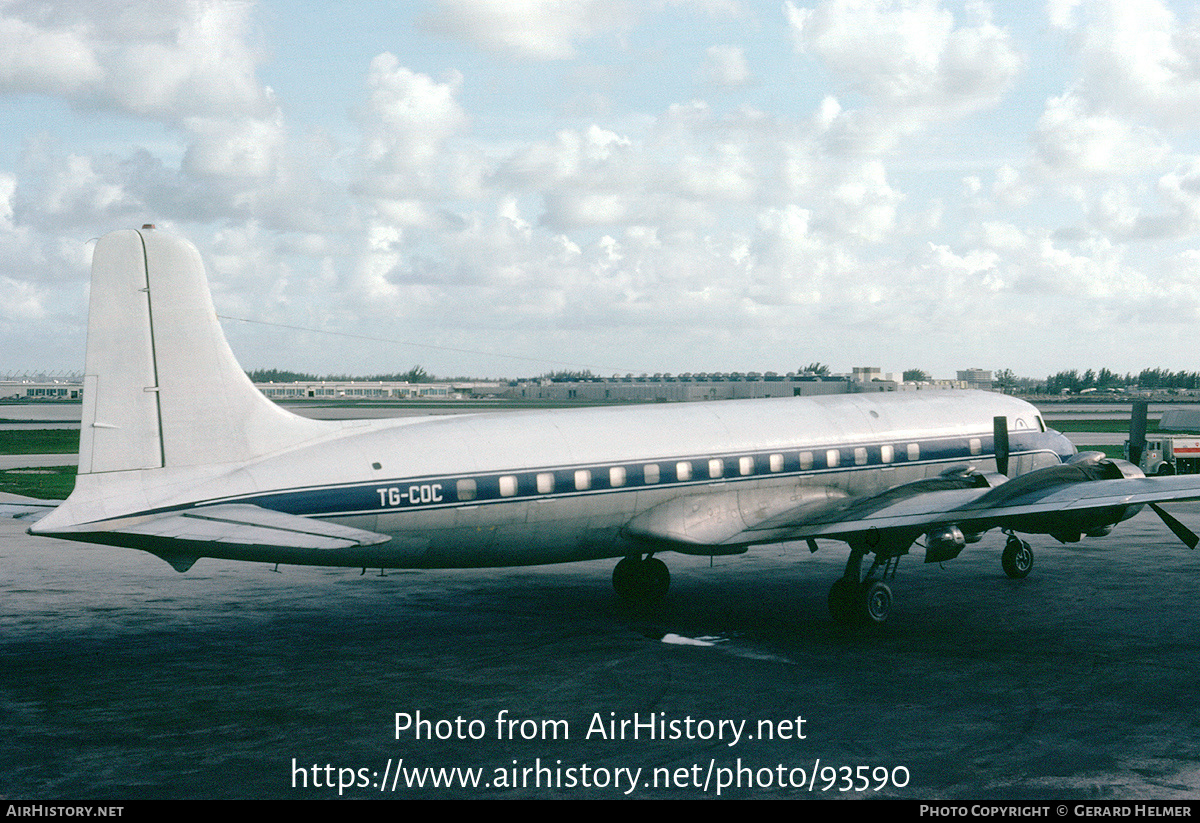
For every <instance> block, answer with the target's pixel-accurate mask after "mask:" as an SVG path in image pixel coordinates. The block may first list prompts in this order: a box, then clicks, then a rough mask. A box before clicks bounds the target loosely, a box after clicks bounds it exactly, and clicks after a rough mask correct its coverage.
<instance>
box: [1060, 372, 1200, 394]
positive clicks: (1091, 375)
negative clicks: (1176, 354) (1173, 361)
mask: <svg viewBox="0 0 1200 823" xmlns="http://www.w3.org/2000/svg"><path fill="white" fill-rule="evenodd" d="M1135 388H1136V389H1148V390H1153V389H1200V372H1194V371H1178V372H1176V371H1171V370H1170V369H1142V370H1141V371H1140V372H1138V373H1137V374H1136V375H1135V374H1133V373H1132V372H1127V373H1125V374H1123V375H1122V374H1117V373H1116V372H1112V371H1109V370H1108V369H1100V371H1098V372H1097V371H1094V370H1092V369H1088V370H1087V371H1085V372H1083V374H1080V373H1079V370H1078V369H1071V370H1070V371H1060V372H1059V373H1058V374H1052V375H1050V376H1049V377H1047V378H1046V383H1045V386H1044V391H1045V393H1046V394H1062V393H1063V392H1064V391H1069V392H1071V393H1073V394H1078V393H1079V392H1081V391H1084V390H1086V389H1096V390H1097V391H1103V390H1104V389H1135Z"/></svg>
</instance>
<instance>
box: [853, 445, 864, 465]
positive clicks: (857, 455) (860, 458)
mask: <svg viewBox="0 0 1200 823" xmlns="http://www.w3.org/2000/svg"><path fill="white" fill-rule="evenodd" d="M854 465H856V466H865V465H867V450H866V449H865V448H863V447H862V446H859V447H858V448H856V449H855V450H854Z"/></svg>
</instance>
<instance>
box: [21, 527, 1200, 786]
mask: <svg viewBox="0 0 1200 823" xmlns="http://www.w3.org/2000/svg"><path fill="white" fill-rule="evenodd" d="M1171 510H1172V511H1173V512H1174V513H1176V515H1177V516H1179V517H1180V519H1182V520H1184V521H1185V522H1186V523H1188V524H1189V525H1190V526H1191V527H1192V528H1194V529H1195V528H1198V527H1200V504H1185V505H1175V506H1172V507H1171ZM1002 542H1003V540H1002V536H1001V535H999V534H997V533H990V534H989V535H988V536H987V537H985V538H984V540H983V542H981V543H980V544H976V545H974V546H969V547H968V548H967V550H966V551H965V552H964V554H963V556H962V557H960V558H959V559H957V560H955V561H952V562H950V563H947V564H945V566H944V567H939V566H936V565H930V566H925V565H923V564H922V563H921V562H920V553H919V550H918V551H915V556H914V557H910V558H906V559H905V560H904V561H903V562H902V563H901V566H900V572H899V575H898V577H897V579H896V580H895V581H894V583H893V584H892V589H893V592H894V594H895V607H894V610H893V613H892V617H891V621H890V622H889V623H888V624H887V625H886V626H885V627H884V628H883V629H882V630H879V631H858V630H849V629H844V628H840V627H837V626H835V625H834V624H833V623H832V622H831V620H830V618H829V616H828V614H827V611H826V594H827V592H828V589H829V586H830V584H831V582H832V581H833V579H834V578H836V577H837V576H838V575H839V574H840V573H841V571H842V566H843V564H844V560H845V556H846V553H845V549H844V547H843V546H842V545H841V544H838V543H834V542H828V543H825V542H823V543H822V544H821V545H822V549H821V551H819V552H818V553H817V554H810V553H809V552H808V550H807V548H806V547H804V546H803V545H789V546H776V547H769V548H765V549H758V550H754V551H752V552H750V553H749V554H747V555H744V556H741V557H729V558H717V559H716V561H715V563H714V564H713V565H712V567H710V565H709V560H708V558H692V557H683V556H680V555H675V554H666V555H663V557H664V558H665V559H666V560H667V562H668V564H669V565H670V567H671V570H672V574H673V581H672V586H671V591H670V593H669V594H668V596H667V598H666V600H665V602H664V603H663V604H661V605H660V606H659V607H657V608H655V609H653V610H651V611H645V612H639V611H636V610H632V609H630V608H628V607H625V606H623V605H621V604H620V603H619V602H618V601H617V599H616V598H615V596H614V595H613V593H612V589H611V587H610V585H609V576H610V574H611V569H612V563H611V562H609V561H603V562H594V563H580V564H570V565H564V566H556V567H539V568H519V569H509V570H478V571H419V572H388V573H387V575H386V576H380V575H379V572H378V570H376V571H370V570H368V571H367V573H366V574H365V575H361V576H360V575H359V573H358V572H357V571H343V570H327V569H308V568H295V567H284V568H282V569H281V572H282V573H279V574H277V573H274V572H273V571H272V570H271V568H270V567H265V566H261V565H254V564H236V563H226V562H221V561H214V560H201V561H199V562H198V563H197V564H196V566H195V567H194V568H193V569H192V570H191V571H190V572H188V573H187V574H182V575H181V574H178V573H176V572H175V571H173V570H172V569H171V568H170V567H169V566H168V565H167V564H166V563H163V562H162V561H160V560H158V559H157V558H154V557H151V556H149V555H145V554H142V553H139V552H136V551H132V550H123V549H109V548H103V547H88V546H84V545H78V544H71V543H65V542H59V541H54V540H49V539H40V538H32V537H28V536H26V535H24V534H23V526H22V525H21V524H20V523H18V522H14V521H0V592H2V596H3V603H4V607H3V609H2V610H0V794H2V795H4V796H5V797H6V799H9V800H65V799H73V800H84V799H91V800H105V799H110V800H129V799H137V798H334V797H338V796H342V797H382V798H393V797H394V798H408V797H434V798H452V797H470V798H475V797H504V798H508V797H514V798H515V797H561V798H582V797H626V796H629V797H640V798H676V797H677V798H699V797H713V796H717V794H718V791H719V793H720V796H723V797H794V798H801V797H803V798H808V797H811V798H828V797H903V798H921V799H925V798H928V799H1010V798H1021V799H1051V798H1054V799H1067V798H1071V799H1074V798H1081V799H1086V798H1120V799H1135V798H1160V799H1167V798H1180V797H1194V796H1195V793H1196V791H1197V786H1198V785H1200V728H1198V726H1200V720H1198V719H1197V715H1196V713H1195V711H1194V707H1195V705H1196V704H1197V703H1198V702H1200V684H1198V682H1197V680H1198V678H1197V671H1200V636H1198V633H1197V626H1196V618H1197V613H1196V608H1195V597H1194V591H1195V581H1196V577H1197V573H1198V572H1200V555H1198V554H1197V553H1195V552H1191V551H1189V550H1188V549H1187V548H1186V547H1184V546H1183V545H1182V544H1180V543H1179V542H1178V541H1176V540H1175V538H1174V537H1173V536H1172V535H1171V534H1170V532H1168V531H1167V529H1166V528H1165V527H1163V526H1162V524H1161V523H1160V522H1159V520H1158V519H1157V518H1156V517H1154V516H1153V515H1152V514H1150V513H1149V512H1146V513H1143V514H1142V515H1140V516H1139V517H1137V518H1135V519H1134V520H1132V521H1130V522H1127V523H1124V524H1121V525H1120V526H1118V527H1117V529H1116V531H1115V532H1114V533H1113V534H1112V535H1111V536H1109V537H1106V538H1098V539H1085V541H1084V542H1082V543H1080V544H1077V545H1075V546H1061V545H1059V544H1057V543H1054V542H1053V541H1052V540H1050V539H1049V538H1036V539H1035V540H1034V541H1033V542H1034V548H1035V552H1036V565H1035V568H1034V572H1033V574H1032V576H1031V577H1029V578H1028V579H1026V580H1024V581H1011V580H1008V579H1007V578H1005V577H1004V575H1003V573H1002V572H1001V570H1000V561H999V554H1000V549H1001V546H1002ZM418 713H419V716H420V719H421V720H424V721H426V726H424V727H422V726H419V725H418V726H417V728H419V729H425V730H426V731H425V734H424V736H425V737H427V738H434V739H416V738H417V736H416V734H415V733H414V730H413V725H416V724H415V723H413V721H416V720H417V718H418ZM397 714H400V715H402V716H405V715H406V716H407V717H408V720H407V721H403V720H402V722H406V723H409V724H410V725H409V726H408V727H406V729H405V730H404V731H401V732H399V733H398V732H397V719H396V716H397ZM497 718H503V719H508V720H515V721H518V723H517V724H516V725H509V727H508V732H507V734H505V733H503V729H504V725H503V723H501V724H499V725H498V724H497V722H496V721H497ZM801 719H802V720H803V723H802V724H798V723H797V721H798V720H801ZM525 720H533V721H537V722H536V723H533V724H528V723H521V722H519V721H525ZM438 721H444V722H438ZM456 721H457V722H456ZM471 721H478V723H474V724H473V723H472V722H471ZM621 721H627V722H626V723H625V734H624V735H621V736H618V735H616V734H613V735H609V734H607V733H605V734H603V735H602V734H599V733H597V726H596V724H597V722H599V724H600V729H602V730H603V729H605V728H611V729H613V730H614V731H616V730H619V728H620V725H621ZM722 721H725V722H724V723H722ZM706 722H707V725H706V724H705V723H706ZM639 723H640V724H641V726H640V727H639V726H638V725H637V724H639ZM739 724H740V726H739ZM639 728H640V731H639ZM738 728H740V729H741V734H740V736H739V737H738V739H737V740H736V741H735V740H733V737H732V734H733V731H734V730H736V729H738ZM481 730H482V731H481ZM658 730H661V731H662V732H663V734H661V735H660V734H659V733H658ZM672 731H674V732H675V733H676V734H675V735H674V736H672ZM476 732H481V733H480V736H479V738H478V739H472V737H473V735H474V733H476ZM589 732H591V733H590V734H589ZM767 732H772V733H774V734H775V735H776V738H775V739H774V740H768V739H764V736H765V735H766V733H767ZM530 733H532V736H528V735H529V734H530ZM801 733H802V734H803V737H801V736H800V735H801ZM635 736H636V739H635ZM440 737H445V739H437V738H440ZM614 738H615V739H614ZM782 738H786V739H782ZM430 767H432V768H433V769H439V768H446V769H460V770H462V771H458V772H437V771H429V770H427V769H428V768H430ZM859 767H868V768H867V770H865V771H860V770H859ZM881 768H882V769H883V771H882V772H880V771H878V770H879V769H881ZM831 769H832V771H830V770H831ZM468 770H469V771H468ZM443 777H445V778H446V780H447V781H448V782H449V783H450V784H451V785H449V786H446V785H442V786H438V787H436V788H435V787H433V786H432V785H431V783H432V782H433V781H434V780H439V781H440V780H441V779H442V778H443ZM472 777H474V778H476V779H477V782H478V785H473V786H472V785H465V786H464V785H463V784H464V783H467V784H469V783H470V782H471V779H472ZM863 778H865V782H866V783H867V784H868V785H867V786H866V787H864V786H863V782H864V780H863ZM879 778H882V782H883V785H879V784H878V782H877V781H878V779H879ZM417 779H421V780H424V781H425V786H424V787H422V788H417V787H410V786H409V785H407V784H409V783H411V782H413V781H415V780H417ZM735 779H736V780H737V781H738V782H739V783H740V784H741V785H735V783H734V781H735ZM723 780H724V782H725V785H723V786H722V785H721V783H722V781H723ZM602 781H603V783H602ZM339 783H341V784H343V786H344V788H342V789H340V790H339V788H338V785H339ZM347 784H349V785H347ZM797 784H799V785H797Z"/></svg>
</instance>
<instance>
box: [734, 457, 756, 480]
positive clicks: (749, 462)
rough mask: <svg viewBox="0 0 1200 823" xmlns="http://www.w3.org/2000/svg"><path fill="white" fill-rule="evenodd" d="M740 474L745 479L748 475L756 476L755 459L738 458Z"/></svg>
mask: <svg viewBox="0 0 1200 823" xmlns="http://www.w3.org/2000/svg"><path fill="white" fill-rule="evenodd" d="M738 474H740V475H741V476H742V477H745V476H746V475H748V474H754V458H753V457H739V458H738Z"/></svg>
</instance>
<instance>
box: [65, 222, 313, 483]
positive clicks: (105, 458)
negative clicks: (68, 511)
mask: <svg viewBox="0 0 1200 823" xmlns="http://www.w3.org/2000/svg"><path fill="white" fill-rule="evenodd" d="M83 398H84V399H83V402H84V409H83V421H82V423H83V426H82V432H81V437H80V443H79V473H80V474H81V475H84V474H99V473H104V472H119V471H130V470H138V469H158V468H176V467H187V466H198V465H204V464H214V463H217V464H219V463H231V462H240V461H245V460H251V459H254V458H256V457H260V456H263V455H266V454H270V453H272V452H275V451H279V450H282V449H286V448H288V447H290V446H294V445H296V444H298V443H301V442H304V441H306V440H310V439H312V438H313V437H315V436H318V435H320V434H321V433H322V432H323V431H324V430H325V427H324V426H322V424H321V423H320V422H319V421H314V420H307V419H305V418H302V417H298V416H296V415H293V414H290V413H288V412H286V411H284V410H283V409H281V408H279V407H278V406H276V405H275V404H274V403H272V402H271V401H270V400H268V399H267V398H266V397H264V396H263V395H262V393H261V392H259V391H258V389H256V388H255V387H254V384H253V383H251V382H250V379H249V378H248V377H247V376H246V374H245V372H243V371H242V369H241V367H240V366H239V365H238V363H237V360H236V359H235V358H234V356H233V352H232V351H231V350H230V348H229V344H228V343H227V342H226V340H225V335H224V333H223V332H222V331H221V325H220V323H219V322H218V321H217V315H216V312H215V311H214V309H213V304H212V298H211V296H210V295H209V290H208V280H207V278H206V277H205V275H204V264H203V263H202V262H201V260H200V254H199V252H197V251H196V248H195V247H194V246H192V244H191V243H188V242H187V241H186V240H182V239H180V238H177V237H173V236H171V235H169V234H165V233H163V232H160V231H156V230H154V229H152V228H151V227H146V228H143V229H142V230H141V231H118V232H114V233H112V234H109V235H106V236H105V237H103V238H101V239H100V241H99V242H98V243H97V244H96V249H95V252H94V254H93V257H92V291H91V304H90V307H89V313H88V339H87V362H86V369H85V375H84V393H83Z"/></svg>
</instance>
